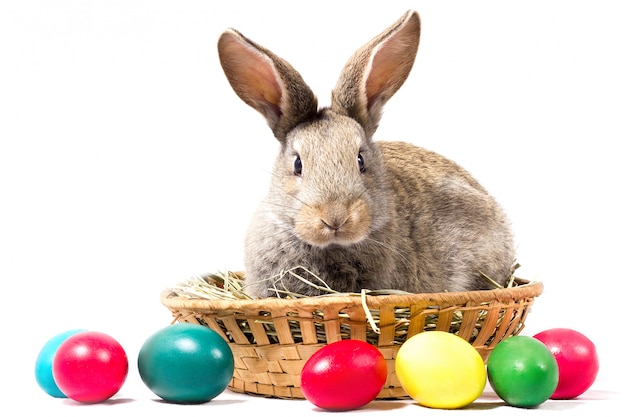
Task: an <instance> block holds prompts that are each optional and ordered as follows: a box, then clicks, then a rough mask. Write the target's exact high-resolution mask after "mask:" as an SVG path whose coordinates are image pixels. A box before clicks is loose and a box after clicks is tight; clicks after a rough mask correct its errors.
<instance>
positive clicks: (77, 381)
mask: <svg viewBox="0 0 626 417" xmlns="http://www.w3.org/2000/svg"><path fill="white" fill-rule="evenodd" d="M52 373H53V375H54V380H55V381H56V383H57V385H58V386H59V388H60V389H61V391H62V392H63V393H64V394H65V395H66V396H68V397H69V398H71V399H73V400H75V401H79V402H83V403H98V402H102V401H105V400H107V399H109V398H111V397H112V396H113V395H115V394H116V393H117V392H118V391H119V390H120V388H121V387H122V385H123V384H124V381H125V380H126V376H127V374H128V358H127V356H126V352H125V351H124V348H122V346H121V345H120V344H119V342H118V341H117V340H115V339H114V338H113V337H111V336H109V335H107V334H105V333H100V332H92V331H85V332H79V333H76V334H74V335H72V336H70V337H68V338H67V339H66V340H65V341H64V342H63V343H61V345H60V346H59V348H58V349H57V352H56V354H55V355H54V360H53V363H52Z"/></svg>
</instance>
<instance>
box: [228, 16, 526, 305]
mask: <svg viewBox="0 0 626 417" xmlns="http://www.w3.org/2000/svg"><path fill="white" fill-rule="evenodd" d="M420 27H421V22H420V17H419V15H418V13H417V12H416V11H414V10H409V11H407V12H406V13H405V14H404V15H403V16H402V17H401V18H400V19H399V20H398V21H396V22H395V23H394V24H393V25H391V26H390V27H389V28H388V29H387V30H385V31H383V32H382V33H380V34H379V35H378V36H376V37H375V38H373V39H372V40H371V41H370V42H368V43H367V44H365V45H364V46H362V47H361V48H360V49H358V50H357V51H356V53H355V54H354V55H353V56H352V57H351V58H350V59H349V60H348V62H347V63H346V65H345V67H344V69H343V71H342V72H341V75H340V77H339V80H338V82H337V84H336V86H335V87H334V89H333V91H332V95H331V103H330V105H329V106H328V107H325V108H321V109H318V103H317V98H316V96H315V95H314V94H313V92H312V91H311V89H310V88H309V87H308V86H307V84H306V83H305V82H304V81H303V79H302V76H301V75H300V73H298V72H297V71H296V70H295V69H294V68H293V67H292V66H291V65H290V64H289V63H288V62H286V61H285V60H283V59H282V58H280V57H278V56H276V55H275V54H274V53H272V52H271V51H269V50H268V49H266V48H264V47H263V46H261V45H258V44H256V43H255V42H253V41H252V40H250V39H248V38H246V37H245V36H244V35H243V34H241V33H240V32H239V31H237V30H235V29H227V30H226V31H224V32H223V33H222V34H221V36H220V37H219V40H218V55H219V59H220V63H221V66H222V69H223V70H224V73H225V75H226V78H227V80H228V82H229V83H230V85H231V87H232V89H233V90H234V91H235V92H236V94H237V95H238V96H239V97H240V98H241V99H242V100H243V101H244V102H245V103H247V104H248V105H249V106H251V107H252V108H254V109H255V110H257V111H258V112H260V113H261V114H262V115H263V116H264V117H265V119H266V121H267V124H268V125H269V127H270V129H271V131H272V132H273V134H274V136H275V137H276V139H277V140H278V141H279V143H280V151H279V153H278V155H277V157H276V160H275V163H274V167H273V170H272V176H271V181H270V185H269V192H268V193H267V195H266V197H265V198H264V199H263V200H262V201H261V202H260V205H259V206H258V208H257V210H256V211H255V212H254V214H253V215H252V216H251V217H252V218H251V221H250V224H249V227H248V229H247V231H246V234H245V239H244V268H245V277H246V278H245V280H246V281H245V282H246V290H247V291H248V294H249V295H250V296H251V297H252V298H266V297H281V294H284V292H288V293H295V294H299V295H302V296H305V297H306V296H316V295H322V294H326V293H327V292H328V291H327V290H326V289H325V288H324V287H330V289H332V291H335V292H339V293H355V292H361V291H362V290H399V291H404V292H408V293H432V292H456V291H471V290H478V289H487V288H493V284H492V283H490V282H489V281H488V280H487V279H486V278H485V276H487V277H489V278H490V279H491V280H493V281H495V282H497V283H499V284H504V283H505V282H506V281H507V280H508V279H510V278H511V276H512V265H513V264H514V262H515V251H514V244H513V233H512V230H511V225H510V222H509V220H508V218H507V215H506V214H505V213H504V211H503V209H502V208H501V206H500V205H499V204H498V203H497V202H496V201H495V200H494V198H493V197H492V196H490V195H489V194H488V192H487V191H486V190H485V189H484V188H483V187H482V186H481V185H480V184H479V183H478V182H477V181H476V179H474V178H473V177H472V176H471V175H470V174H469V173H468V172H467V171H466V170H464V169H463V168H462V167H460V166H459V165H458V164H457V163H455V162H453V161H451V160H448V159H446V158H445V157H443V156H441V155H439V154H437V153H434V152H432V151H429V150H426V149H423V148H421V147H418V146H415V145H413V144H410V143H408V142H403V141H390V142H385V141H374V140H373V138H372V137H373V135H374V132H375V131H376V129H377V127H378V124H379V121H380V119H381V115H382V111H383V106H384V105H385V103H386V102H387V101H388V100H389V99H390V98H391V97H392V96H393V95H394V94H395V93H396V91H397V90H398V89H399V88H400V87H401V86H402V84H403V83H404V82H405V80H406V79H407V77H408V75H409V72H410V71H411V69H412V67H413V63H414V60H415V57H416V53H417V49H418V44H419V39H420ZM294 269H295V270H297V273H294V274H290V273H286V272H287V271H293V270H294ZM278 278H280V279H278ZM311 284H314V285H311Z"/></svg>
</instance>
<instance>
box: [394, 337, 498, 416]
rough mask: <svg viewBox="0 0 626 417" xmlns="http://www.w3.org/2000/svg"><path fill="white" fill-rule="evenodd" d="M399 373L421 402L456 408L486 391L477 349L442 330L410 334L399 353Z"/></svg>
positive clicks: (405, 385)
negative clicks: (411, 335)
mask: <svg viewBox="0 0 626 417" xmlns="http://www.w3.org/2000/svg"><path fill="white" fill-rule="evenodd" d="M395 367H396V375H397V377H398V379H399V381H400V383H401V384H402V387H403V388H404V390H405V391H406V392H407V394H409V396H411V398H413V399H414V400H415V401H417V402H418V403H419V404H421V405H423V406H425V407H430V408H445V409H455V408H461V407H465V406H466V405H468V404H471V403H472V402H473V401H474V400H476V399H477V398H478V397H480V395H481V394H482V393H483V390H484V389H485V384H486V383H487V371H486V368H485V364H484V362H483V360H482V358H481V356H480V354H479V353H478V351H477V350H476V349H475V348H474V347H473V346H472V345H471V344H470V343H469V342H467V341H466V340H465V339H462V338H461V337H459V336H456V335H454V334H452V333H448V332H443V331H427V332H422V333H418V334H416V335H415V336H413V337H411V338H409V339H408V340H407V341H406V342H404V344H403V345H402V346H401V347H400V349H399V350H398V353H397V355H396V365H395Z"/></svg>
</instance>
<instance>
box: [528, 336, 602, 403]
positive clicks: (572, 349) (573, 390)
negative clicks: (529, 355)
mask: <svg viewBox="0 0 626 417" xmlns="http://www.w3.org/2000/svg"><path fill="white" fill-rule="evenodd" d="M534 337H535V338H536V339H538V340H540V341H541V342H543V344H545V345H546V346H547V347H548V349H550V351H551V352H552V354H553V355H554V357H555V358H556V362H557V364H558V367H559V382H558V385H557V387H556V391H554V394H552V396H551V397H550V398H552V399H555V400H566V399H571V398H575V397H578V396H579V395H581V394H582V393H584V392H585V391H587V389H589V387H591V385H592V384H593V383H594V381H595V379H596V376H597V374H598V369H599V368H600V362H599V359H598V354H597V352H596V347H595V345H594V344H593V342H592V341H591V340H589V338H588V337H587V336H585V335H583V334H582V333H580V332H577V331H576V330H572V329H566V328H554V329H549V330H544V331H542V332H539V333H537V334H536V335H535V336H534Z"/></svg>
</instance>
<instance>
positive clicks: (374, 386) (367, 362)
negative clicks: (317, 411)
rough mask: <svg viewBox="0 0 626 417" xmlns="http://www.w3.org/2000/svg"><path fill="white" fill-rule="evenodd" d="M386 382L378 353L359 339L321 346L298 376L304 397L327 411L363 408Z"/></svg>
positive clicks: (384, 364)
mask: <svg viewBox="0 0 626 417" xmlns="http://www.w3.org/2000/svg"><path fill="white" fill-rule="evenodd" d="M386 380H387V365H386V362H385V358H384V357H383V355H382V353H380V351H379V350H378V349H377V348H376V347H375V346H373V345H371V344H369V343H367V342H363V341H360V340H341V341H338V342H334V343H331V344H328V345H326V346H324V347H322V348H321V349H320V350H318V351H317V352H315V353H314V354H313V355H312V356H311V357H310V358H309V359H308V360H307V361H306V362H305V364H304V367H303V368H302V374H301V376H300V381H301V389H302V394H303V395H304V397H305V398H306V399H307V400H309V401H310V402H311V403H313V404H315V405H316V406H318V407H320V408H323V409H326V410H330V411H347V410H354V409H357V408H360V407H362V406H364V405H366V404H367V403H369V402H371V401H373V400H374V399H375V398H376V396H377V395H378V394H379V393H380V391H381V390H382V388H383V386H384V385H385V381H386Z"/></svg>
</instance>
